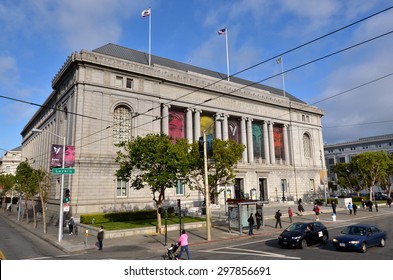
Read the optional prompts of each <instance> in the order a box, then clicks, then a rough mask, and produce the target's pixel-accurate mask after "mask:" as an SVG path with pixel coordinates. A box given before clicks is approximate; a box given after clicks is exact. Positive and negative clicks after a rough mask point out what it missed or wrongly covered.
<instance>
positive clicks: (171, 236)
mask: <svg viewBox="0 0 393 280" xmlns="http://www.w3.org/2000/svg"><path fill="white" fill-rule="evenodd" d="M288 207H291V208H292V209H293V212H294V215H295V216H294V217H293V221H294V222H297V221H314V220H315V214H314V212H313V211H312V208H313V205H305V212H304V213H303V216H302V217H299V216H296V214H295V213H296V212H297V209H296V208H297V205H289V204H274V205H266V206H264V208H263V211H264V226H263V227H262V226H261V229H260V230H254V236H267V237H272V238H275V237H277V235H278V234H279V233H281V232H282V230H283V229H280V228H277V229H276V228H274V225H275V219H274V213H275V212H276V211H277V210H278V209H280V210H281V212H282V213H283V215H282V227H283V228H286V227H287V226H288V225H289V218H288V215H287V209H288ZM320 208H321V215H320V217H321V221H322V222H323V223H326V222H327V221H332V219H331V212H332V209H331V207H330V205H328V206H327V207H325V206H321V207H320ZM344 210H345V209H340V208H338V209H337V211H344ZM0 215H2V216H3V217H6V218H8V221H9V222H11V223H14V224H17V225H20V226H23V227H24V228H25V229H26V230H28V231H29V232H31V233H32V234H35V235H36V236H38V237H40V238H42V239H43V240H45V241H47V242H50V243H51V244H53V245H54V246H56V247H58V248H59V249H61V250H63V251H64V252H65V253H76V252H80V251H85V250H89V249H96V246H95V243H96V241H97V240H96V235H97V230H98V229H96V228H92V227H89V226H87V229H88V236H86V234H85V232H86V231H85V230H86V228H85V226H84V225H79V224H78V228H79V234H78V236H76V235H71V236H69V235H68V228H64V234H63V238H62V241H61V242H60V243H59V242H58V235H59V228H58V227H57V226H55V225H49V226H48V227H47V233H46V234H44V233H43V224H42V222H38V224H37V228H34V225H33V221H32V220H30V223H29V224H26V221H22V222H21V221H18V220H17V218H18V217H17V213H15V212H5V213H4V212H3V211H0ZM214 218H215V216H214V215H213V222H212V228H211V241H207V240H206V228H205V226H204V224H205V223H202V225H199V227H195V228H191V225H188V224H186V225H185V229H186V230H187V232H188V234H189V243H190V246H191V247H192V246H195V245H200V244H204V243H210V242H221V241H227V240H231V239H238V238H249V236H248V235H247V230H244V232H243V234H242V235H240V233H239V232H237V231H233V232H229V227H228V223H227V222H226V221H222V220H221V221H220V220H215V219H214ZM163 228H164V227H163ZM129 231H132V230H129ZM129 231H126V232H127V234H129V235H128V236H126V234H125V231H121V233H118V232H117V231H111V232H110V234H109V232H106V238H105V240H104V248H108V247H115V246H141V245H142V244H143V246H145V247H146V249H150V250H157V246H162V247H164V246H169V245H170V244H171V243H175V242H176V241H177V239H178V237H179V229H178V227H177V229H175V230H171V231H169V230H168V233H167V244H165V235H164V234H156V233H155V232H154V230H153V228H150V229H148V230H147V231H145V232H138V233H137V234H136V235H131V234H134V233H131V232H129ZM116 235H118V236H122V237H113V236H116ZM109 236H112V237H111V238H108V237H109Z"/></svg>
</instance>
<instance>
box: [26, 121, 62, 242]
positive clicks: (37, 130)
mask: <svg viewBox="0 0 393 280" xmlns="http://www.w3.org/2000/svg"><path fill="white" fill-rule="evenodd" d="M32 132H34V133H42V132H47V133H49V134H52V135H54V136H56V137H59V138H60V139H63V149H62V150H63V151H62V163H61V167H62V168H63V169H64V159H65V148H66V147H65V145H66V138H65V137H62V136H60V135H57V134H55V133H53V132H50V131H48V130H42V129H38V128H33V130H32ZM63 195H64V173H62V174H61V187H60V211H59V236H58V241H59V243H60V242H61V240H62V239H63V218H64V213H63Z"/></svg>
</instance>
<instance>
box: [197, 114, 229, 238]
mask: <svg viewBox="0 0 393 280" xmlns="http://www.w3.org/2000/svg"><path fill="white" fill-rule="evenodd" d="M223 120H224V118H223V117H222V116H219V117H217V118H216V119H215V121H213V122H212V123H211V124H210V125H209V126H208V127H207V128H206V129H204V130H203V163H204V171H205V193H206V198H205V199H206V239H207V241H210V240H211V213H210V191H209V182H208V176H207V171H208V170H207V146H206V130H209V128H210V127H211V126H212V125H213V124H214V123H215V122H216V121H219V122H222V121H223ZM225 199H226V198H225Z"/></svg>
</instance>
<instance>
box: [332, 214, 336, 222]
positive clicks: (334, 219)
mask: <svg viewBox="0 0 393 280" xmlns="http://www.w3.org/2000/svg"><path fill="white" fill-rule="evenodd" d="M332 219H333V222H335V221H336V214H334V213H333V214H332Z"/></svg>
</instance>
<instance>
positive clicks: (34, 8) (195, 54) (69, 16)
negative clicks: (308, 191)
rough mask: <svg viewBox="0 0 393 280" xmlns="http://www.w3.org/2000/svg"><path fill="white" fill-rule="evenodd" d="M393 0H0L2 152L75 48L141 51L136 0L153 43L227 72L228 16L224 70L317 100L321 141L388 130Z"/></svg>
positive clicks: (391, 122) (16, 140) (165, 53)
mask: <svg viewBox="0 0 393 280" xmlns="http://www.w3.org/2000/svg"><path fill="white" fill-rule="evenodd" d="M392 6H393V2H392V1H387V0H374V1H361V4H360V1H358V0H346V1H342V0H319V1H315V0H277V1H271V0H239V1H229V0H215V1H211V0H188V1H184V0H151V1H148V0H146V1H144V0H140V1H133V0H67V1H64V0H35V1H22V0H2V1H1V2H0V30H1V31H2V32H1V33H0V127H1V133H0V154H2V152H5V151H7V150H10V149H13V148H15V147H18V146H20V145H21V143H22V137H21V135H20V133H21V131H22V129H23V128H24V126H25V125H26V124H27V122H28V121H29V120H30V118H31V117H32V116H33V115H34V113H35V112H36V111H37V110H38V106H36V105H34V104H42V103H43V102H44V101H45V100H46V98H47V97H48V96H49V94H50V93H51V92H52V88H51V81H52V79H53V78H54V76H55V75H56V73H57V72H58V70H59V69H60V67H61V66H62V65H63V63H64V62H65V61H66V59H67V56H69V55H70V54H71V53H72V52H75V51H76V52H80V51H81V50H83V49H85V50H94V49H96V48H98V47H100V46H103V45H105V44H108V43H113V44H117V45H121V46H124V47H128V48H132V49H135V50H139V51H143V52H148V51H149V36H148V34H149V19H148V18H146V17H145V18H143V17H141V12H142V11H143V10H144V9H146V8H149V7H150V8H151V23H152V24H151V30H152V33H151V34H152V36H151V39H152V40H151V53H152V54H153V55H157V56H161V57H165V58H168V59H172V60H176V61H180V62H184V63H188V64H192V65H195V66H199V67H203V68H206V69H210V70H214V71H218V72H221V73H224V74H226V73H227V63H226V40H225V36H220V35H218V34H217V30H218V29H221V28H225V27H226V28H227V35H228V54H229V73H230V75H235V76H238V77H241V78H244V79H248V80H250V81H253V82H261V83H262V84H265V85H269V86H273V87H276V88H279V89H283V88H285V90H286V91H287V92H289V93H291V94H292V95H294V96H296V97H297V98H299V99H301V100H302V101H304V102H306V103H308V104H310V105H312V106H316V107H318V108H320V109H322V110H323V111H324V113H325V114H324V116H323V118H322V125H323V141H324V143H325V144H334V143H341V142H345V141H352V140H357V139H359V138H362V137H369V136H375V135H384V134H391V133H393V115H392V107H393V96H392V92H391V91H392V84H393V63H392V55H391V51H392V49H393V32H392V31H393V8H392ZM389 8H390V9H389ZM386 9H387V10H386ZM384 10H386V11H384ZM381 11H384V12H381ZM378 12H381V13H379V14H378V15H375V16H372V15H374V14H375V13H378ZM370 16H372V17H370ZM368 17H369V18H368ZM366 18H368V19H366ZM348 25H350V26H349V27H347V28H343V27H346V26H348ZM340 29H341V30H340ZM337 30H340V31H337ZM333 31H337V32H333ZM332 32H333V33H332ZM390 32H392V33H390ZM330 33H332V34H330ZM329 34H330V35H329ZM321 37H322V38H321ZM318 38H319V39H318ZM316 39H317V40H316ZM281 54H282V64H277V63H276V59H275V58H276V57H277V56H279V55H281ZM245 69H248V70H246V71H244V70H245ZM282 71H284V72H283V73H282Z"/></svg>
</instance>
